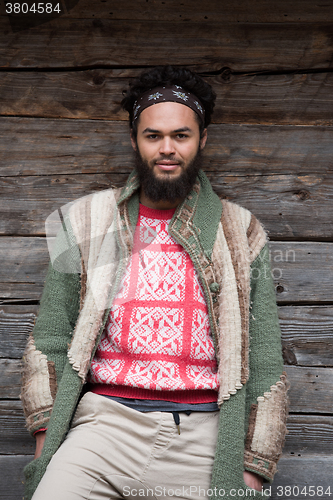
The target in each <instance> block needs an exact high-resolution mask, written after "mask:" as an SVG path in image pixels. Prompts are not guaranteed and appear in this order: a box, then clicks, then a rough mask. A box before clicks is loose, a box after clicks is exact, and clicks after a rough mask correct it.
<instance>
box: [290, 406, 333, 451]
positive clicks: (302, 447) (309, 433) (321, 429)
mask: <svg viewBox="0 0 333 500" xmlns="http://www.w3.org/2000/svg"><path fill="white" fill-rule="evenodd" d="M287 428H288V434H287V436H286V442H285V445H284V447H283V454H284V456H285V457H299V456H300V457H306V456H311V455H317V456H318V457H319V456H323V455H331V453H332V446H333V417H326V416H320V415H295V414H290V415H289V417H288V422H287Z"/></svg>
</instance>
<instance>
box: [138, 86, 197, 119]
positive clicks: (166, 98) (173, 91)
mask: <svg viewBox="0 0 333 500" xmlns="http://www.w3.org/2000/svg"><path fill="white" fill-rule="evenodd" d="M160 102H178V103H180V104H184V105H185V106H188V107H189V108H191V109H193V111H194V112H195V113H197V115H198V116H199V117H200V119H201V121H202V122H204V121H205V110H204V108H203V106H202V105H201V103H200V101H199V99H198V98H197V97H196V96H195V95H194V94H191V92H187V91H186V90H184V89H183V88H182V87H179V86H178V85H172V86H165V87H162V86H161V87H154V88H153V89H150V90H148V91H147V92H144V93H143V94H142V95H141V96H140V97H139V99H138V100H137V101H135V103H134V106H133V122H132V125H134V123H135V122H136V120H137V119H138V117H139V115H140V113H142V111H143V110H144V109H146V108H148V107H149V106H152V105H153V104H158V103H160Z"/></svg>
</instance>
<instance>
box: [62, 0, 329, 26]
mask: <svg viewBox="0 0 333 500" xmlns="http://www.w3.org/2000/svg"><path fill="white" fill-rule="evenodd" d="M67 16H68V17H73V18H75V19H77V18H81V17H82V18H94V17H97V16H98V18H100V19H133V20H135V19H141V20H147V19H149V20H156V21H184V22H188V21H203V22H206V23H209V22H212V21H214V22H217V21H218V22H222V23H225V22H256V23H259V22H263V23H275V22H281V23H293V22H296V23H299V22H309V23H314V22H327V21H328V20H329V19H333V8H332V4H331V3H330V2H327V3H326V4H316V3H314V2H311V1H310V0H294V1H293V2H290V1H288V0H279V1H278V2H272V3H270V4H269V8H267V3H266V2H264V1H263V0H252V1H251V8H249V3H248V0H239V1H238V2H237V8H235V4H234V2H232V1H231V0H224V1H223V4H222V3H221V1H220V0H206V1H205V3H204V4H203V3H202V2H201V1H200V0H183V1H182V2H178V1H177V0H168V1H166V2H161V1H158V0H149V1H147V0H126V2H118V1H116V0H106V1H103V2H101V1H96V0H95V1H94V0H90V1H89V0H80V1H79V2H78V3H77V5H76V6H75V7H74V8H72V9H71V10H70V11H69V14H67Z"/></svg>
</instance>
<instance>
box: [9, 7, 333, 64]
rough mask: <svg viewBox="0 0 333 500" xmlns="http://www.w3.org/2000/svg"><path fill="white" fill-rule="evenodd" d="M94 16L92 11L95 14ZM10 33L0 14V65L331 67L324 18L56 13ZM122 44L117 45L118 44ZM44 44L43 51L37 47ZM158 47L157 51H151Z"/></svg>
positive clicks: (330, 43) (330, 42)
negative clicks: (228, 19)
mask: <svg viewBox="0 0 333 500" xmlns="http://www.w3.org/2000/svg"><path fill="white" fill-rule="evenodd" d="M96 17H97V16H96ZM24 28H26V25H25V24H24V20H23V22H22V25H21V30H19V29H18V27H16V30H15V32H13V30H12V28H11V25H10V23H9V20H8V18H7V17H5V16H0V67H2V68H51V67H56V68H64V67H75V68H79V67H92V66H101V65H104V66H105V65H106V66H108V67H111V66H122V67H124V66H125V67H126V66H133V65H135V66H142V67H146V66H150V65H158V64H181V65H191V66H195V67H196V68H197V69H200V68H201V69H203V68H206V69H207V70H208V69H209V70H218V69H221V68H222V67H225V66H228V67H231V69H233V70H235V71H268V70H269V71H276V70H286V69H292V70H295V69H303V68H329V67H331V57H332V47H333V40H332V37H331V25H330V22H329V21H328V22H326V23H311V24H309V23H297V24H295V25H294V24H293V23H291V24H287V23H267V24H265V23H261V24H260V23H238V22H235V23H218V22H215V21H214V20H213V21H210V22H209V23H207V22H204V20H203V21H198V22H192V21H187V22H182V21H179V22H177V23H174V25H173V29H170V24H169V22H168V21H155V20H154V21H151V20H147V19H146V20H138V21H131V20H119V21H114V20H112V19H85V18H83V19H74V18H68V17H59V18H57V19H54V20H52V21H49V22H48V23H44V24H41V25H40V26H36V27H34V28H31V29H24ZM120 42H121V43H120ZM40 47H43V50H40ZM157 47H158V50H156V48H157Z"/></svg>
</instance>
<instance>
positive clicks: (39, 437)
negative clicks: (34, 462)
mask: <svg viewBox="0 0 333 500" xmlns="http://www.w3.org/2000/svg"><path fill="white" fill-rule="evenodd" d="M35 438H36V451H35V456H34V459H36V458H39V457H40V456H41V454H42V449H43V446H44V441H45V438H46V431H40V432H37V434H36V435H35Z"/></svg>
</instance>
